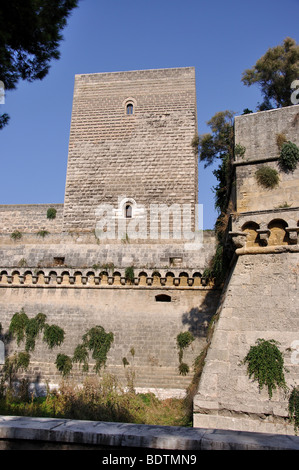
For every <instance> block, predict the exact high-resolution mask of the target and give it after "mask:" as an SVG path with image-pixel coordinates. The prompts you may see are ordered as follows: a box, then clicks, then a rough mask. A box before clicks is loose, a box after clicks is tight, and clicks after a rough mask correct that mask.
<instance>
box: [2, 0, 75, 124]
mask: <svg viewBox="0 0 299 470" xmlns="http://www.w3.org/2000/svg"><path fill="white" fill-rule="evenodd" d="M77 3H78V1H77V0H55V1H53V0H9V1H2V2H1V3H0V80H1V81H2V82H3V83H4V86H5V89H6V90H13V89H15V88H16V86H17V84H18V82H19V80H27V81H29V82H32V81H34V80H42V79H43V78H44V77H45V76H46V75H47V74H48V72H49V68H50V62H51V60H52V59H59V57H60V52H59V50H58V47H59V43H60V42H61V40H62V34H61V32H62V30H63V28H64V27H65V26H66V23H67V18H68V17H69V15H70V14H71V12H72V10H73V9H74V8H76V7H77ZM8 120H9V116H8V115H7V114H3V115H2V116H0V129H1V128H2V127H4V125H5V124H7V122H8Z"/></svg>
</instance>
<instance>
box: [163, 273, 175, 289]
mask: <svg viewBox="0 0 299 470" xmlns="http://www.w3.org/2000/svg"><path fill="white" fill-rule="evenodd" d="M165 277H166V285H167V286H173V280H174V277H175V275H174V274H173V273H172V272H170V271H168V272H167V273H166V276H165Z"/></svg>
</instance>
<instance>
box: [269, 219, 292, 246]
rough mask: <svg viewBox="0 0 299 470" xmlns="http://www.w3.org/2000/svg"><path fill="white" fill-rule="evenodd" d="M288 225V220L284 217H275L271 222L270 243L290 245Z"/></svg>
mask: <svg viewBox="0 0 299 470" xmlns="http://www.w3.org/2000/svg"><path fill="white" fill-rule="evenodd" d="M287 225H288V224H287V222H286V221H285V220H283V219H273V220H271V222H269V224H268V229H269V230H270V235H269V240H268V245H288V243H289V237H288V234H287V231H286V227H287Z"/></svg>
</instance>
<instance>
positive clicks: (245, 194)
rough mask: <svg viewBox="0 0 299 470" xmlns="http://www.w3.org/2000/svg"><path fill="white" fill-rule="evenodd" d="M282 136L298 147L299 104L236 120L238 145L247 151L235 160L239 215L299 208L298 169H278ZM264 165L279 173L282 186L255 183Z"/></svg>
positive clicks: (236, 140)
mask: <svg viewBox="0 0 299 470" xmlns="http://www.w3.org/2000/svg"><path fill="white" fill-rule="evenodd" d="M279 134H283V135H284V136H285V138H286V140H289V141H291V142H293V143H294V144H296V145H297V146H299V105H297V106H290V107H286V108H281V109H273V110H270V111H263V112H259V113H253V114H247V115H244V116H243V115H242V116H237V117H236V118H235V143H236V144H241V145H242V146H243V147H245V149H246V150H245V154H244V156H242V157H241V156H237V157H236V161H235V168H236V199H237V206H236V211H237V212H238V213H243V212H247V211H259V210H268V209H270V210H272V209H275V208H278V207H280V206H283V205H286V204H287V205H288V206H289V207H293V208H294V207H298V201H299V168H297V169H296V170H295V171H294V172H289V173H286V172H284V171H281V169H280V168H279V165H278V162H277V159H278V157H279V153H280V151H279V147H278V145H277V136H278V135H279ZM265 165H266V166H270V167H271V168H274V169H276V170H277V171H278V173H279V179H280V181H279V185H278V186H277V187H275V188H273V189H267V188H263V187H262V186H260V185H259V184H258V183H257V181H256V178H255V172H256V171H257V170H258V169H259V168H260V167H262V166H265Z"/></svg>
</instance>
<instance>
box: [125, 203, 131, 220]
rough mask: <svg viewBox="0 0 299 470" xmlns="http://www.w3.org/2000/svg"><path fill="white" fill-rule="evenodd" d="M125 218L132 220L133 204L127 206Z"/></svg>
mask: <svg viewBox="0 0 299 470" xmlns="http://www.w3.org/2000/svg"><path fill="white" fill-rule="evenodd" d="M125 216H126V219H131V218H132V205H131V204H126V207H125Z"/></svg>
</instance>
